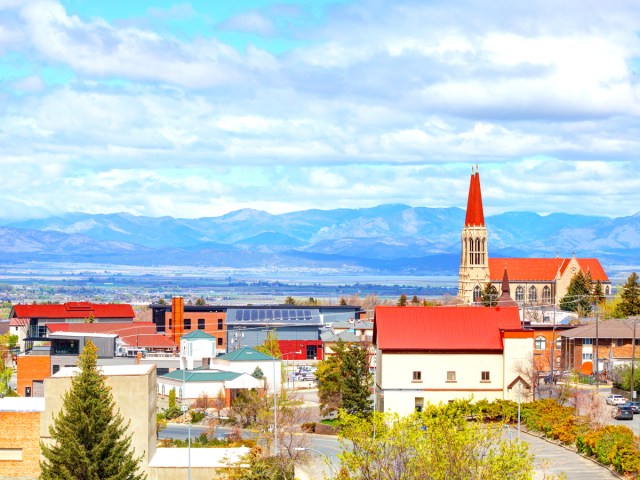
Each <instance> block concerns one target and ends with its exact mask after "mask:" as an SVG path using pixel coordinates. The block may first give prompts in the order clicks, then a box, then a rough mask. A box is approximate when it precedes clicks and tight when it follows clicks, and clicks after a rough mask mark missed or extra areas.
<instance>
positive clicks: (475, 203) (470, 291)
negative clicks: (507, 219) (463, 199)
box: [458, 165, 489, 304]
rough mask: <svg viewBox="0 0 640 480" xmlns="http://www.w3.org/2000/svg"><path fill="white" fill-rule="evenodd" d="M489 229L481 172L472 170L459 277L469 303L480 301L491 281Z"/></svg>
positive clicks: (463, 298) (463, 299)
mask: <svg viewBox="0 0 640 480" xmlns="http://www.w3.org/2000/svg"><path fill="white" fill-rule="evenodd" d="M487 240H488V234H487V227H486V226H485V224H484V212H483V210H482V193H481V191H480V173H479V172H478V166H477V165H476V168H475V171H474V169H473V168H472V169H471V183H470V184H469V198H468V200H467V214H466V216H465V220H464V227H463V229H462V255H461V256H460V273H459V275H458V299H459V300H460V301H461V302H463V303H467V304H471V303H473V302H475V301H478V300H479V298H480V291H481V290H482V289H483V288H484V286H485V285H486V284H487V282H489V252H488V249H487Z"/></svg>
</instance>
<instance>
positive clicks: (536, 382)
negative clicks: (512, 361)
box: [515, 353, 543, 400]
mask: <svg viewBox="0 0 640 480" xmlns="http://www.w3.org/2000/svg"><path fill="white" fill-rule="evenodd" d="M542 369H543V361H542V358H541V357H540V356H538V355H534V354H533V353H532V354H531V355H530V356H529V357H528V358H526V359H523V360H520V361H519V362H518V363H516V366H515V372H516V373H517V374H518V375H520V376H521V377H522V378H523V379H524V380H525V381H526V382H527V383H528V384H529V385H531V388H532V393H533V400H536V399H537V395H538V396H539V390H540V373H541V372H542Z"/></svg>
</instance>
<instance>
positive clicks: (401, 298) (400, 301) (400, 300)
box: [398, 293, 407, 307]
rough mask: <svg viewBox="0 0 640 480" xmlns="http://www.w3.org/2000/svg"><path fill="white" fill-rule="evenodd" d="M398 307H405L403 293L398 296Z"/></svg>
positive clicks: (405, 301) (405, 297)
mask: <svg viewBox="0 0 640 480" xmlns="http://www.w3.org/2000/svg"><path fill="white" fill-rule="evenodd" d="M398 306H399V307H406V306H407V296H406V295H405V294H404V293H403V294H402V295H400V298H399V299H398Z"/></svg>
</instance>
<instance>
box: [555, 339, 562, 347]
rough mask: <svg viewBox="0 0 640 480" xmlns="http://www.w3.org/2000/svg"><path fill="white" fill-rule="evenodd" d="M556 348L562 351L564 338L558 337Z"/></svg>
mask: <svg viewBox="0 0 640 480" xmlns="http://www.w3.org/2000/svg"><path fill="white" fill-rule="evenodd" d="M556 348H557V349H558V350H562V337H558V339H557V340H556Z"/></svg>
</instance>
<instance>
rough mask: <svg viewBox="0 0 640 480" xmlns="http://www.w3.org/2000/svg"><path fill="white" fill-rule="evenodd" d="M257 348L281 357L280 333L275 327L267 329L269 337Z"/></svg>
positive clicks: (271, 355)
mask: <svg viewBox="0 0 640 480" xmlns="http://www.w3.org/2000/svg"><path fill="white" fill-rule="evenodd" d="M255 350H257V351H259V352H262V353H264V354H265V355H269V356H270V357H275V358H280V356H281V355H282V352H280V345H279V344H278V333H277V332H276V330H275V329H273V330H267V337H266V338H265V340H264V343H263V344H262V345H257V346H256V347H255Z"/></svg>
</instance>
